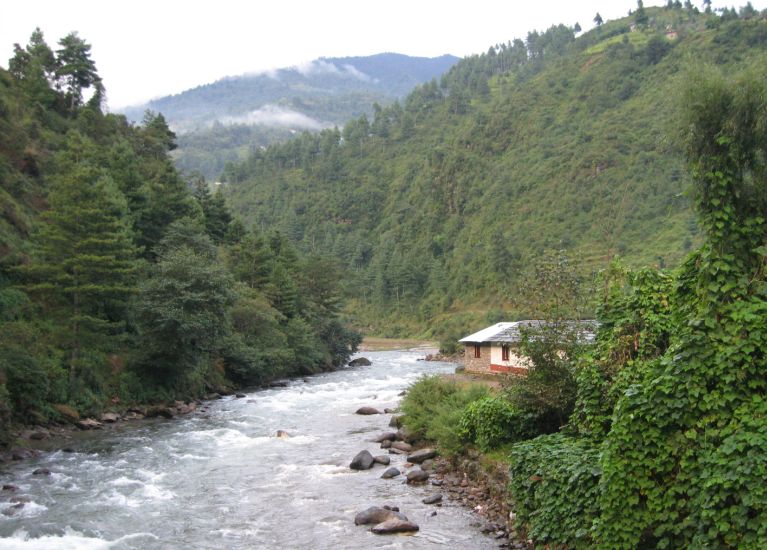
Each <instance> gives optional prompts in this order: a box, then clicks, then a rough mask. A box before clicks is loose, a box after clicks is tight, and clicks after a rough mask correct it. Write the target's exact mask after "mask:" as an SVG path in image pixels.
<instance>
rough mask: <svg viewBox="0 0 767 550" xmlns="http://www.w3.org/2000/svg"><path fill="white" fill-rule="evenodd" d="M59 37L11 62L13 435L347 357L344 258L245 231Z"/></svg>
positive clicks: (7, 403) (0, 412) (152, 120)
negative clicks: (118, 108) (25, 427)
mask: <svg viewBox="0 0 767 550" xmlns="http://www.w3.org/2000/svg"><path fill="white" fill-rule="evenodd" d="M58 45H59V48H58V49H56V50H54V49H53V48H51V47H50V46H49V45H48V44H47V43H46V41H45V39H44V36H43V33H42V32H41V31H40V30H39V29H37V30H35V31H34V32H33V33H32V36H31V38H30V40H29V43H28V44H27V45H26V46H23V47H22V46H20V45H18V44H17V45H16V46H15V51H14V55H13V57H12V58H11V59H10V61H9V63H8V69H7V70H5V69H0V183H1V184H2V185H1V186H0V207H1V208H0V210H1V212H2V215H0V243H1V244H0V434H2V435H1V436H0V439H7V438H8V437H9V436H10V434H11V431H10V430H9V429H8V426H9V423H11V422H13V421H22V422H38V423H45V422H47V421H50V420H53V419H56V418H58V417H59V416H60V415H64V416H70V417H71V416H72V415H74V414H77V412H80V413H84V414H93V413H96V412H98V411H100V410H103V409H104V408H107V407H126V406H130V405H131V404H133V403H140V402H162V401H164V400H171V399H177V398H178V399H190V398H194V397H197V396H199V395H202V394H203V393H204V392H208V391H211V390H214V389H216V390H221V389H227V388H229V389H231V388H234V387H237V386H238V385H245V384H259V383H263V382H264V381H268V380H270V379H273V378H276V377H280V376H290V375H300V374H307V373H313V372H318V371H321V370H325V369H330V368H333V367H335V366H338V365H340V364H341V363H343V362H344V361H345V360H346V359H347V358H348V357H349V355H350V354H351V353H352V351H353V350H354V349H355V348H356V345H357V344H358V343H359V341H360V336H359V334H357V333H356V332H353V331H350V330H348V329H346V328H345V327H344V325H343V324H342V323H341V320H340V311H341V308H342V307H343V302H342V299H341V294H340V289H339V286H338V285H339V280H340V278H341V277H340V276H339V270H340V267H339V266H338V263H337V262H336V261H335V260H333V259H328V258H324V257H321V256H319V255H306V254H299V253H298V252H297V251H296V249H295V248H294V246H293V245H292V244H291V243H290V242H289V241H288V239H287V238H286V237H284V236H282V235H280V234H279V233H276V232H273V231H270V230H269V231H255V230H252V231H246V230H244V228H243V224H242V223H241V222H239V221H238V220H237V219H235V218H233V217H232V214H231V212H230V211H229V209H228V208H227V206H226V204H225V203H224V198H223V196H222V195H221V193H218V192H215V193H211V191H210V190H209V188H208V186H207V185H206V184H205V183H204V182H202V181H185V180H184V179H182V177H181V176H180V175H179V172H178V171H177V170H176V168H175V167H174V166H173V163H172V161H171V159H170V157H169V152H170V151H172V150H173V149H174V148H175V146H176V145H175V136H174V134H173V132H171V131H170V129H169V127H168V125H167V123H166V121H165V119H164V117H163V116H162V115H161V114H156V113H153V112H147V113H146V115H145V116H144V118H143V121H142V122H141V124H138V125H134V124H131V123H129V122H128V121H127V119H126V118H125V117H124V116H122V115H114V114H106V113H104V112H103V110H102V103H103V101H104V98H105V89H104V86H103V83H102V81H101V78H100V77H99V75H98V72H97V70H96V65H95V63H94V61H93V59H91V55H90V45H89V44H88V43H87V42H86V41H85V40H83V39H82V38H81V37H79V36H78V35H77V34H76V33H72V34H69V35H67V36H66V37H64V38H63V39H61V41H60V42H59V44H58ZM4 442H7V441H0V443H4Z"/></svg>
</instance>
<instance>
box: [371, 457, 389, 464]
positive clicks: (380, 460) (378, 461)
mask: <svg viewBox="0 0 767 550" xmlns="http://www.w3.org/2000/svg"><path fill="white" fill-rule="evenodd" d="M373 460H375V462H376V464H383V465H384V466H388V465H389V463H390V462H391V458H390V457H389V455H378V456H376V457H374V458H373Z"/></svg>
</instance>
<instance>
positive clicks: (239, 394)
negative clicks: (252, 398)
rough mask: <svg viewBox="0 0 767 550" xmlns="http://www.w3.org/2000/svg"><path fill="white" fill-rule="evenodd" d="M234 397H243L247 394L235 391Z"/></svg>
mask: <svg viewBox="0 0 767 550" xmlns="http://www.w3.org/2000/svg"><path fill="white" fill-rule="evenodd" d="M234 397H236V398H237V399H243V398H245V397H247V396H246V395H245V394H244V393H236V394H234Z"/></svg>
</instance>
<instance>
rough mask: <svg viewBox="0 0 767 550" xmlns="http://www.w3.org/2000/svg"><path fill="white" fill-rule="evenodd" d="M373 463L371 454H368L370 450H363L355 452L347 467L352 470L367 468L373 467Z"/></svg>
mask: <svg viewBox="0 0 767 550" xmlns="http://www.w3.org/2000/svg"><path fill="white" fill-rule="evenodd" d="M373 464H375V459H374V458H373V455H371V454H370V451H367V450H365V451H360V452H358V453H357V456H355V457H354V458H353V459H352V462H351V464H349V468H351V469H352V470H369V469H370V468H372V467H373Z"/></svg>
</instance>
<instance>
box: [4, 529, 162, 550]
mask: <svg viewBox="0 0 767 550" xmlns="http://www.w3.org/2000/svg"><path fill="white" fill-rule="evenodd" d="M138 538H152V539H154V540H158V538H157V536H155V535H154V534H152V533H132V534H130V535H125V536H124V537H120V538H119V539H116V540H106V539H101V538H97V537H89V536H87V535H85V534H83V533H81V532H79V531H75V530H74V529H72V528H71V527H66V528H65V529H64V533H63V534H61V535H43V536H40V537H30V536H29V533H28V532H27V531H24V530H19V531H16V532H15V533H13V535H11V537H10V538H2V539H0V545H1V546H2V548H3V549H4V550H107V549H109V548H115V547H116V546H118V545H120V544H122V543H124V542H128V541H131V540H134V539H138Z"/></svg>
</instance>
